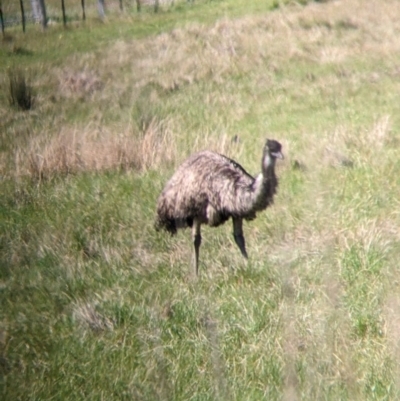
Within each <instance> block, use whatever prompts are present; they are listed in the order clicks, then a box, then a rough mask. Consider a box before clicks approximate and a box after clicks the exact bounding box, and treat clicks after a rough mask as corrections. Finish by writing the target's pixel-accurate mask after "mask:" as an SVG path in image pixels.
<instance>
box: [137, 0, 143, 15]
mask: <svg viewBox="0 0 400 401" xmlns="http://www.w3.org/2000/svg"><path fill="white" fill-rule="evenodd" d="M136 9H137V12H138V13H140V11H141V9H142V3H141V0H136Z"/></svg>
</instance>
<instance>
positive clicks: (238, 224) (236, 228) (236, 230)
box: [232, 217, 247, 259]
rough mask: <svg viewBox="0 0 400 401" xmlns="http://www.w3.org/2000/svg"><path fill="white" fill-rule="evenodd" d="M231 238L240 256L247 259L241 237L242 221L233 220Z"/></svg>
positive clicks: (238, 219) (239, 219)
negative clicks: (240, 253)
mask: <svg viewBox="0 0 400 401" xmlns="http://www.w3.org/2000/svg"><path fill="white" fill-rule="evenodd" d="M232 220H233V237H234V238H235V242H236V245H237V246H238V247H239V249H240V252H242V255H243V256H244V257H245V258H246V259H247V252H246V243H245V240H244V237H243V227H242V226H243V220H242V219H241V218H233V217H232Z"/></svg>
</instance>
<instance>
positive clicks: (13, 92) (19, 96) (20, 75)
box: [8, 69, 35, 110]
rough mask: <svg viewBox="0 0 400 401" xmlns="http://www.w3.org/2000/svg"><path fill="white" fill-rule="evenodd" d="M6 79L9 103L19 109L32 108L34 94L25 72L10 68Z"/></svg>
mask: <svg viewBox="0 0 400 401" xmlns="http://www.w3.org/2000/svg"><path fill="white" fill-rule="evenodd" d="M8 79H9V102H10V105H11V106H12V107H15V108H17V109H20V110H30V109H32V107H33V105H34V102H35V96H34V94H33V90H32V87H31V85H30V84H29V82H28V79H27V76H26V72H24V71H21V70H19V69H15V70H10V71H9V73H8Z"/></svg>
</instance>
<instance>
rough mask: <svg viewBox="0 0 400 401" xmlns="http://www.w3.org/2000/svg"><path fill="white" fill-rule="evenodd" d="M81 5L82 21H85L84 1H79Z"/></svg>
mask: <svg viewBox="0 0 400 401" xmlns="http://www.w3.org/2000/svg"><path fill="white" fill-rule="evenodd" d="M81 4H82V19H83V20H84V21H85V20H86V13H85V0H81Z"/></svg>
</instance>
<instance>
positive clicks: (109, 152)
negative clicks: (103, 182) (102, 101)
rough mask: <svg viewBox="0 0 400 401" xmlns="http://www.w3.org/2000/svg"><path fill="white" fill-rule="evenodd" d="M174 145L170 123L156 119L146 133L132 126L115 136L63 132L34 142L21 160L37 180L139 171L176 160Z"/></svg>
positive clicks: (92, 129) (95, 130)
mask: <svg viewBox="0 0 400 401" xmlns="http://www.w3.org/2000/svg"><path fill="white" fill-rule="evenodd" d="M175 150H176V148H175V146H174V141H173V140H172V132H171V130H170V128H169V123H168V121H159V120H156V119H153V120H152V121H151V122H150V123H149V124H148V125H146V126H145V127H144V129H143V130H139V132H137V131H136V129H135V128H133V127H132V126H130V127H127V128H126V129H125V131H124V132H120V133H118V132H117V133H115V132H111V131H110V130H108V129H103V128H101V127H91V126H89V127H87V128H86V129H85V130H83V132H80V131H79V130H78V129H76V128H75V129H74V128H72V129H71V128H65V129H61V130H60V132H59V133H58V134H57V135H54V136H53V137H50V138H48V137H40V138H34V139H32V140H31V142H30V143H29V145H28V146H27V149H25V150H24V151H23V152H25V153H26V154H25V156H27V157H18V158H17V159H18V162H19V163H23V164H24V168H21V167H20V168H19V169H18V170H19V171H25V172H26V173H27V174H29V175H30V176H31V177H33V178H36V179H39V180H41V179H48V178H51V177H52V176H54V175H55V174H75V173H78V172H80V171H105V170H124V171H126V170H131V169H132V170H137V171H144V170H147V169H149V168H156V167H158V166H160V165H161V164H163V165H165V164H168V163H170V162H171V161H172V160H174V159H175V156H176V154H175Z"/></svg>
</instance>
